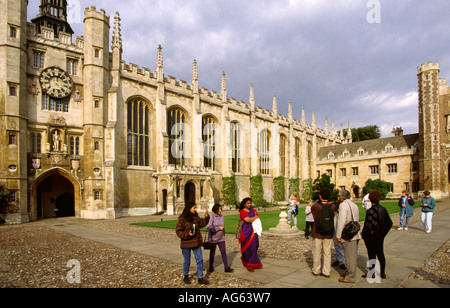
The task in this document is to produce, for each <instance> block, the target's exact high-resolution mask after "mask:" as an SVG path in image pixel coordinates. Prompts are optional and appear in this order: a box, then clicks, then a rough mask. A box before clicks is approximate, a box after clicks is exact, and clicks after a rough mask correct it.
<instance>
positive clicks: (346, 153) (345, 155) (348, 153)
mask: <svg viewBox="0 0 450 308" xmlns="http://www.w3.org/2000/svg"><path fill="white" fill-rule="evenodd" d="M348 156H350V152H349V151H345V152H344V153H342V157H344V158H345V157H348Z"/></svg>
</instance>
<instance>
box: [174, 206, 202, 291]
mask: <svg viewBox="0 0 450 308" xmlns="http://www.w3.org/2000/svg"><path fill="white" fill-rule="evenodd" d="M208 222H209V215H208V212H206V214H205V218H200V217H199V216H198V213H197V204H196V203H195V202H189V203H187V204H186V206H185V208H184V210H183V213H181V215H180V217H179V218H178V224H177V229H176V233H177V236H178V237H179V238H180V239H181V245H180V246H181V252H182V254H183V257H184V262H183V273H184V282H185V283H186V284H190V283H191V280H190V278H189V266H190V265H191V252H193V253H194V257H195V261H196V262H197V277H198V283H199V284H209V282H208V280H206V279H205V278H203V255H202V244H203V239H202V235H201V232H200V229H202V228H204V227H205V226H206V225H207V224H208Z"/></svg>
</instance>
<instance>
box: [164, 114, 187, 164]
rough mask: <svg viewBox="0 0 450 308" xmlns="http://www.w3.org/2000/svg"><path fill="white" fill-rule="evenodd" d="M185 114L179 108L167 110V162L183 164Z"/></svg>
mask: <svg viewBox="0 0 450 308" xmlns="http://www.w3.org/2000/svg"><path fill="white" fill-rule="evenodd" d="M185 124H186V114H185V113H184V111H183V110H182V109H180V108H172V109H170V110H168V111H167V133H168V135H169V149H168V151H169V164H170V165H176V166H184V164H185V153H184V151H185V150H186V132H185V129H186V127H185Z"/></svg>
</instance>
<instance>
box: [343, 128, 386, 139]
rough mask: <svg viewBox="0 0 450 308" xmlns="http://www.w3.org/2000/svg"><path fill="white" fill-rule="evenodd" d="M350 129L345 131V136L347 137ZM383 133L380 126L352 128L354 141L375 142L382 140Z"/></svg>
mask: <svg viewBox="0 0 450 308" xmlns="http://www.w3.org/2000/svg"><path fill="white" fill-rule="evenodd" d="M347 134H348V129H345V130H344V136H345V137H347ZM380 138H381V131H380V128H379V127H378V125H369V126H364V127H360V128H352V141H353V142H358V141H365V140H373V139H380Z"/></svg>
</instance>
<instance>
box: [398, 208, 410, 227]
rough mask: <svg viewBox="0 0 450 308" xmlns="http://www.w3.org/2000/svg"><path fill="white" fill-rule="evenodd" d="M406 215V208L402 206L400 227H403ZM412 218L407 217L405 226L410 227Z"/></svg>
mask: <svg viewBox="0 0 450 308" xmlns="http://www.w3.org/2000/svg"><path fill="white" fill-rule="evenodd" d="M405 216H406V208H404V207H402V208H401V209H400V228H403V221H404V220H405ZM410 220H411V217H406V223H405V228H408V227H409V221H410Z"/></svg>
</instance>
